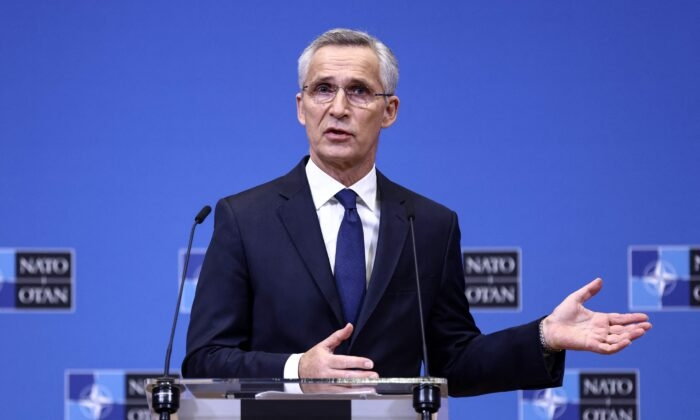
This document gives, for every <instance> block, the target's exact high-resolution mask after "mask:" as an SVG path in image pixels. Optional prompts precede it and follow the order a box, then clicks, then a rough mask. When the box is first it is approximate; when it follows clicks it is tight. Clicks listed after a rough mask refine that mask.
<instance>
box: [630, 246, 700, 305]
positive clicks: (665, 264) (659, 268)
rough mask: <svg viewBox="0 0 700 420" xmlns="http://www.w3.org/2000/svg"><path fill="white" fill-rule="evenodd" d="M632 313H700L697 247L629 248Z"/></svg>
mask: <svg viewBox="0 0 700 420" xmlns="http://www.w3.org/2000/svg"><path fill="white" fill-rule="evenodd" d="M629 288H630V298H629V299H630V303H629V306H630V308H631V309H633V310H638V309H642V310H646V311H649V310H657V311H667V310H692V309H700V246H695V247H690V246H631V247H630V248H629Z"/></svg>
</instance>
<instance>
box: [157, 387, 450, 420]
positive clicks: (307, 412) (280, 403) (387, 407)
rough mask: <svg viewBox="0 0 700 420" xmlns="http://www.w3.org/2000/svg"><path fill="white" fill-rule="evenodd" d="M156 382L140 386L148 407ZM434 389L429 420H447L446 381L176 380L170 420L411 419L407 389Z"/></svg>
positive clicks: (410, 395)
mask: <svg viewBox="0 0 700 420" xmlns="http://www.w3.org/2000/svg"><path fill="white" fill-rule="evenodd" d="M156 381H157V379H148V380H147V381H146V389H147V392H146V394H147V395H148V407H149V409H150V410H151V419H152V420H158V419H159V417H158V414H156V413H155V412H154V411H153V407H152V405H151V390H152V388H153V387H154V386H155V385H156ZM422 384H423V385H426V384H427V385H434V386H437V387H439V388H440V395H441V398H440V402H441V405H440V410H439V411H438V412H437V413H436V414H434V415H433V417H432V418H433V419H437V420H445V419H447V418H448V408H447V380H445V379H443V378H432V377H431V378H383V379H178V380H175V385H176V386H177V387H178V388H180V390H181V396H180V408H179V410H178V411H177V413H176V414H173V415H172V416H171V419H172V420H190V419H197V420H214V419H228V420H237V419H241V420H284V419H324V420H350V419H352V420H357V419H360V420H376V419H396V420H404V419H405V420H416V419H418V418H419V416H418V414H417V413H416V411H415V409H414V408H413V389H414V388H415V387H417V386H419V385H422Z"/></svg>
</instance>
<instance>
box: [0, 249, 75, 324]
mask: <svg viewBox="0 0 700 420" xmlns="http://www.w3.org/2000/svg"><path fill="white" fill-rule="evenodd" d="M74 284H75V256H74V252H73V250H72V249H66V250H50V251H46V250H32V249H8V248H2V249H0V312H28V311H72V310H73V309H74V298H73V295H74Z"/></svg>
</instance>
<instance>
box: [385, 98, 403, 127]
mask: <svg viewBox="0 0 700 420" xmlns="http://www.w3.org/2000/svg"><path fill="white" fill-rule="evenodd" d="M399 103H400V101H399V97H398V96H390V97H389V98H388V100H387V104H386V107H385V108H384V118H383V119H382V128H387V127H390V126H391V125H392V124H394V121H396V117H397V116H398V114H399Z"/></svg>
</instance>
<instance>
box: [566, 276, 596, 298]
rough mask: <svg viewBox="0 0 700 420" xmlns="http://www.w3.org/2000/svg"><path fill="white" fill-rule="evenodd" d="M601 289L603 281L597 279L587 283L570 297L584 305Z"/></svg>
mask: <svg viewBox="0 0 700 420" xmlns="http://www.w3.org/2000/svg"><path fill="white" fill-rule="evenodd" d="M602 288H603V279H601V278H600V277H598V278H596V279H595V280H593V281H591V282H590V283H588V284H587V285H585V286H583V287H582V288H580V289H578V290H577V291H575V292H574V293H572V296H573V297H574V299H576V301H577V302H579V303H584V302H585V301H587V300H588V299H590V298H592V297H593V296H595V295H596V294H597V293H598V292H599V291H600V289H602Z"/></svg>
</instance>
